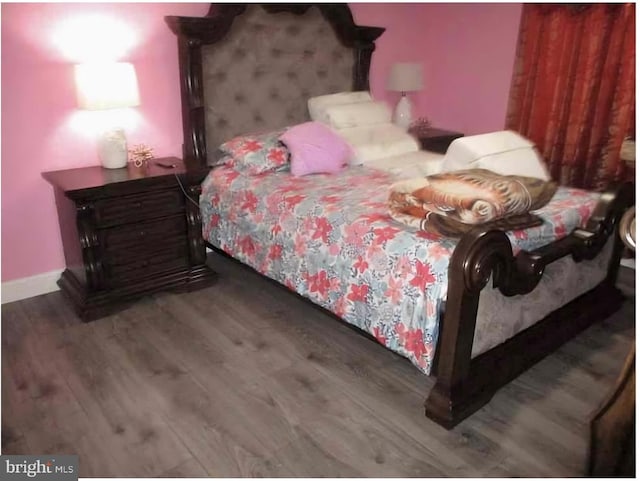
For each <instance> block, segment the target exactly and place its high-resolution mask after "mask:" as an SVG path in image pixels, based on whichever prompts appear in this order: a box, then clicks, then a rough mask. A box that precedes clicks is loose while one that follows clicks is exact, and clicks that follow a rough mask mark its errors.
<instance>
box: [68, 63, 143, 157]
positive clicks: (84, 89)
mask: <svg viewBox="0 0 640 481" xmlns="http://www.w3.org/2000/svg"><path fill="white" fill-rule="evenodd" d="M75 79H76V92H77V97H78V106H79V107H80V108H81V109H86V110H107V109H120V108H125V107H135V106H137V105H140V96H139V94H138V82H137V79H136V72H135V70H134V68H133V65H132V64H130V63H123V62H109V63H84V64H79V65H76V66H75ZM98 156H99V158H100V161H101V162H102V166H103V167H104V168H106V169H120V168H122V167H126V166H127V157H128V155H127V139H126V137H125V133H124V129H122V128H121V127H112V128H110V129H108V130H106V131H104V132H103V133H102V134H101V135H100V137H99V138H98Z"/></svg>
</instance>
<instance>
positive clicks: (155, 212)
mask: <svg viewBox="0 0 640 481" xmlns="http://www.w3.org/2000/svg"><path fill="white" fill-rule="evenodd" d="M183 211H184V194H183V193H182V192H181V191H180V190H178V189H172V190H160V191H157V192H146V193H144V194H137V195H126V196H123V197H112V198H109V199H102V200H99V201H96V204H95V215H96V217H95V219H96V224H97V225H98V227H105V226H110V225H120V224H126V223H131V222H139V221H142V220H145V219H152V218H154V217H160V216H166V215H171V214H176V213H179V212H183Z"/></svg>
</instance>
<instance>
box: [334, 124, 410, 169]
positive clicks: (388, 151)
mask: <svg viewBox="0 0 640 481" xmlns="http://www.w3.org/2000/svg"><path fill="white" fill-rule="evenodd" d="M337 133H338V134H339V135H340V136H342V138H343V139H345V140H346V141H347V142H348V143H349V144H350V145H351V147H352V148H353V152H354V157H353V159H352V160H351V162H349V163H350V164H351V165H360V164H367V163H369V162H372V161H374V160H378V159H382V158H385V157H391V156H396V155H402V154H407V153H411V152H416V151H418V150H420V146H419V144H418V142H417V141H416V139H415V138H414V137H412V136H411V135H409V134H408V133H407V132H405V131H404V129H401V128H400V127H398V126H397V125H394V124H391V123H386V124H375V125H365V126H360V127H351V128H347V129H341V130H337Z"/></svg>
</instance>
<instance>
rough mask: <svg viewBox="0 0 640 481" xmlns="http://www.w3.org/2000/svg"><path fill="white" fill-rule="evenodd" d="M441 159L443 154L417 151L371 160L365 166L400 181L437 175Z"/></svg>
mask: <svg viewBox="0 0 640 481" xmlns="http://www.w3.org/2000/svg"><path fill="white" fill-rule="evenodd" d="M443 158H444V155H443V154H438V153H436V152H429V151H426V150H418V151H417V152H408V153H405V154H401V155H395V156H392V157H383V158H381V159H376V160H372V161H371V162H367V164H366V166H367V167H372V168H374V169H380V170H384V171H387V172H391V173H392V174H395V175H396V176H397V177H398V178H400V179H412V178H414V177H426V176H428V175H435V174H439V173H440V171H441V168H442V159H443Z"/></svg>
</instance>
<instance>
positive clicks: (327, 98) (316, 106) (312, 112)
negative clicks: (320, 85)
mask: <svg viewBox="0 0 640 481" xmlns="http://www.w3.org/2000/svg"><path fill="white" fill-rule="evenodd" d="M371 100H372V98H371V94H370V93H369V92H367V91H358V92H338V93H336V94H329V95H319V96H317V97H311V98H310V99H309V100H307V107H308V108H309V116H310V117H311V120H315V121H317V122H323V123H325V124H326V123H327V121H326V116H325V110H326V108H327V107H331V106H332V105H343V104H353V103H357V102H369V101H371Z"/></svg>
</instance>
